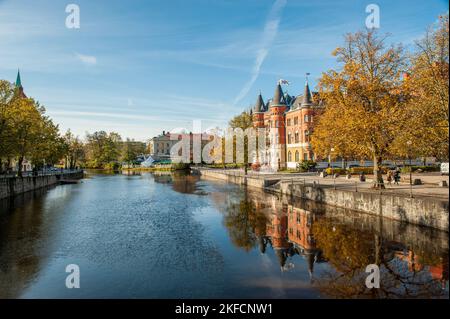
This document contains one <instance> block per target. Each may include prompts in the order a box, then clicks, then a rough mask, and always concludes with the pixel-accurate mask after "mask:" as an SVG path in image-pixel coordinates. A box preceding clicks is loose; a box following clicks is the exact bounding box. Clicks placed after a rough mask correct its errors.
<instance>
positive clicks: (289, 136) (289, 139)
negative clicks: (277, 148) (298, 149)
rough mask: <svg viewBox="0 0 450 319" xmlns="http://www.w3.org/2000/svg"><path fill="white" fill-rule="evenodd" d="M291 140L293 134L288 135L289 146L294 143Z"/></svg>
mask: <svg viewBox="0 0 450 319" xmlns="http://www.w3.org/2000/svg"><path fill="white" fill-rule="evenodd" d="M291 138H292V136H291V133H289V134H288V144H291V143H292V142H291Z"/></svg>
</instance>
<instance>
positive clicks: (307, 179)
mask: <svg viewBox="0 0 450 319" xmlns="http://www.w3.org/2000/svg"><path fill="white" fill-rule="evenodd" d="M227 172H230V173H233V172H234V173H238V174H242V175H243V174H244V171H243V170H239V169H230V170H227ZM248 176H251V177H259V178H264V179H266V180H291V181H293V182H294V183H295V184H298V183H306V184H312V183H314V182H315V183H316V184H319V185H327V186H330V187H336V188H337V189H338V188H339V189H348V190H354V191H365V192H379V191H380V190H375V189H372V183H373V175H367V176H366V181H365V182H360V181H359V177H358V176H357V175H353V176H352V178H351V179H346V177H345V176H339V177H338V178H336V179H334V178H333V177H332V176H327V177H325V178H321V177H320V176H319V175H318V174H317V173H285V172H280V173H258V172H254V171H248ZM401 177H402V181H401V182H400V184H399V185H394V183H391V185H388V183H387V182H386V176H383V179H384V180H385V181H384V182H385V187H386V188H385V189H383V190H381V191H382V192H383V193H391V194H399V195H402V196H410V194H411V190H412V195H413V196H427V197H436V198H440V199H447V200H448V198H449V188H448V187H439V186H438V183H439V182H441V181H446V182H447V185H449V176H441V175H440V174H439V173H420V174H413V175H412V179H413V180H414V179H421V181H422V183H423V185H412V187H411V186H410V184H409V175H408V174H402V176H401Z"/></svg>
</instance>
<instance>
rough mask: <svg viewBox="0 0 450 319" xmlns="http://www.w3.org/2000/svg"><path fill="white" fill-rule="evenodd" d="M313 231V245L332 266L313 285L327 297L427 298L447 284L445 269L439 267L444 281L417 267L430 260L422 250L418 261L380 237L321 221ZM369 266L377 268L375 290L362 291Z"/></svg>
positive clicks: (333, 222) (437, 293)
mask: <svg viewBox="0 0 450 319" xmlns="http://www.w3.org/2000/svg"><path fill="white" fill-rule="evenodd" d="M313 230H314V234H315V238H316V240H317V245H318V246H319V247H320V248H321V250H322V251H323V254H324V256H325V257H326V258H327V260H328V262H329V263H330V265H331V266H333V269H332V270H330V271H328V272H326V273H325V274H324V275H323V276H322V278H321V280H320V281H318V282H317V286H318V287H319V289H320V290H321V291H322V292H324V293H325V294H326V295H328V296H331V297H336V298H371V297H375V298H405V297H406V298H407V297H422V298H427V297H428V298H430V297H438V296H443V295H444V291H443V290H442V282H445V281H446V280H448V273H447V275H445V272H446V271H445V269H446V267H448V265H443V264H442V263H441V264H440V267H443V269H444V273H443V276H444V278H442V276H440V277H439V278H434V276H433V275H432V274H430V271H429V267H424V266H422V265H418V260H419V259H426V260H428V261H431V259H433V258H432V257H431V256H428V255H426V251H425V250H423V251H422V252H423V254H424V255H422V257H420V258H418V256H417V255H415V254H414V252H413V251H411V250H409V249H408V248H407V247H406V246H405V245H403V244H400V243H396V242H389V241H387V240H383V237H382V236H381V235H380V234H377V233H374V232H367V231H362V230H360V229H357V228H354V227H351V228H350V227H348V226H347V225H342V224H339V223H337V222H336V221H335V220H334V221H332V220H329V219H325V218H324V219H320V220H318V221H317V222H316V223H315V225H314V227H313ZM430 258H431V259H430ZM442 260H448V256H447V258H446V257H445V256H444V257H443V258H442V259H439V261H441V262H442ZM369 264H377V265H378V266H379V267H380V288H379V289H368V288H367V287H366V284H365V280H366V278H367V276H368V273H366V272H365V269H366V266H367V265H369ZM447 272H448V271H447ZM445 277H446V278H445Z"/></svg>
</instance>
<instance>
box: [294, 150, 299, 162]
mask: <svg viewBox="0 0 450 319" xmlns="http://www.w3.org/2000/svg"><path fill="white" fill-rule="evenodd" d="M299 160H300V158H299V154H298V151H295V161H296V162H298V161H299Z"/></svg>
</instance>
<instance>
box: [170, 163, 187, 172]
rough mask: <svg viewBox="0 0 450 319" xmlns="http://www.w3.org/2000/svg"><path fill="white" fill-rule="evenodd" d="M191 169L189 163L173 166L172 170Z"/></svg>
mask: <svg viewBox="0 0 450 319" xmlns="http://www.w3.org/2000/svg"><path fill="white" fill-rule="evenodd" d="M189 167H190V165H189V164H187V163H174V164H172V169H174V170H183V169H188V168H189Z"/></svg>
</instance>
